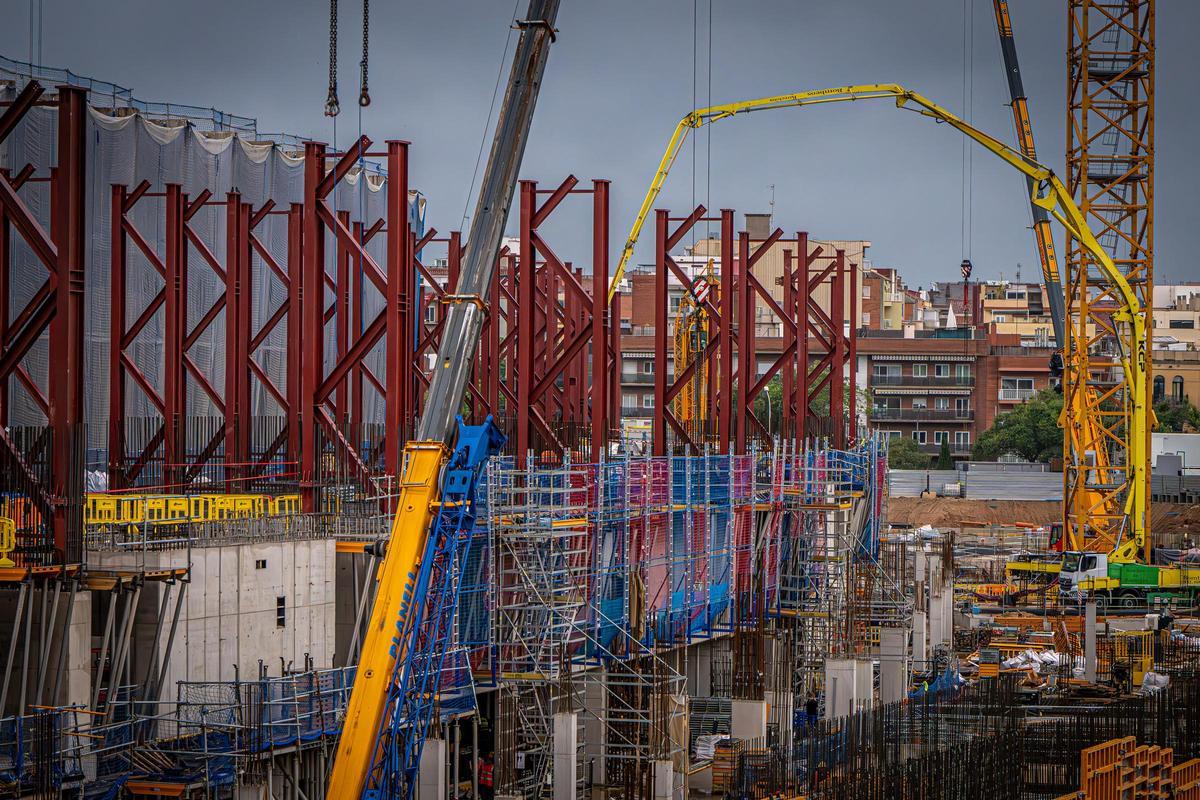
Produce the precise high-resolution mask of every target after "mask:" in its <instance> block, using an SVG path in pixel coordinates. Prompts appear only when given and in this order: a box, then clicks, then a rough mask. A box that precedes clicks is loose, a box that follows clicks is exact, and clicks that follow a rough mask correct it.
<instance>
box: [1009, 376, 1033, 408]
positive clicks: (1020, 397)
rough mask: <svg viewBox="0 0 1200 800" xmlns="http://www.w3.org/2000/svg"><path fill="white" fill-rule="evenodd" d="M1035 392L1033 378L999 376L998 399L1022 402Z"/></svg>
mask: <svg viewBox="0 0 1200 800" xmlns="http://www.w3.org/2000/svg"><path fill="white" fill-rule="evenodd" d="M1035 394H1036V392H1035V391H1034V388H1033V378H1001V379H1000V399H1001V400H1016V401H1020V402H1024V401H1025V400H1028V399H1029V398H1031V397H1033V396H1034V395H1035Z"/></svg>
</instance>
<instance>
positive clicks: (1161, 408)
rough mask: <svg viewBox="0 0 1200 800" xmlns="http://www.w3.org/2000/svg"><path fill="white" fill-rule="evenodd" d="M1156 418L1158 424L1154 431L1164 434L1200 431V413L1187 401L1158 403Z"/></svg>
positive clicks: (1155, 409) (1155, 408)
mask: <svg viewBox="0 0 1200 800" xmlns="http://www.w3.org/2000/svg"><path fill="white" fill-rule="evenodd" d="M1154 416H1155V417H1157V418H1158V424H1157V425H1156V426H1154V430H1156V431H1160V432H1163V433H1195V432H1196V431H1200V411H1197V410H1196V407H1195V406H1194V405H1192V404H1191V403H1190V402H1188V401H1187V400H1183V401H1171V400H1166V401H1163V402H1160V403H1156V404H1155V406H1154Z"/></svg>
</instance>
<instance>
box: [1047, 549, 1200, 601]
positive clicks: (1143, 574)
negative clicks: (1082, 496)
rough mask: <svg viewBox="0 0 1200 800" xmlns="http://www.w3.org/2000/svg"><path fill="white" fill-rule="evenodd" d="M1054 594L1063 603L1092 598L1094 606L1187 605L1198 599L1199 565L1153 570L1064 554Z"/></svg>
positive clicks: (1097, 557)
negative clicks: (1055, 593)
mask: <svg viewBox="0 0 1200 800" xmlns="http://www.w3.org/2000/svg"><path fill="white" fill-rule="evenodd" d="M1058 593H1059V597H1060V598H1062V599H1065V600H1069V599H1086V598H1088V597H1090V596H1093V595H1094V596H1095V598H1096V601H1097V602H1098V603H1101V604H1104V605H1115V606H1123V607H1126V608H1135V607H1137V606H1143V605H1146V604H1148V603H1153V602H1165V603H1169V604H1174V605H1180V604H1186V605H1190V604H1192V603H1195V602H1196V600H1197V598H1200V564H1176V565H1173V566H1169V567H1157V566H1148V565H1146V564H1127V563H1121V562H1114V561H1110V559H1109V557H1108V556H1107V555H1106V554H1104V553H1081V552H1068V553H1064V554H1063V562H1062V569H1061V570H1060V571H1059V573H1058Z"/></svg>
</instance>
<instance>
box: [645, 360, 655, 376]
mask: <svg viewBox="0 0 1200 800" xmlns="http://www.w3.org/2000/svg"><path fill="white" fill-rule="evenodd" d="M642 374H643V375H653V374H654V361H653V360H647V361H643V362H642Z"/></svg>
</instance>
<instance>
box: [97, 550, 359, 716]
mask: <svg viewBox="0 0 1200 800" xmlns="http://www.w3.org/2000/svg"><path fill="white" fill-rule="evenodd" d="M188 555H189V554H188V552H187V551H183V550H179V551H166V552H159V553H146V554H138V556H136V558H138V559H139V560H141V561H142V562H143V563H144V564H145V568H146V569H147V570H154V569H160V568H161V569H167V568H172V567H183V566H187V560H188ZM334 556H335V546H334V542H333V540H331V539H326V540H315V541H311V540H310V541H285V542H265V543H256V544H235V545H224V546H219V547H203V548H198V549H195V550H192V551H191V570H192V571H191V582H190V583H189V584H188V586H187V594H186V598H185V601H184V606H183V609H182V611H181V614H180V620H179V629H178V632H177V633H176V635H175V642H174V645H173V647H172V651H171V656H170V663H169V668H168V671H167V674H166V678H165V680H164V682H163V686H162V692H161V694H160V697H162V698H164V699H173V698H174V697H175V693H176V684H177V682H178V681H231V680H234V678H235V677H237V676H238V675H239V674H240V676H241V677H242V678H254V677H257V675H258V664H259V661H260V660H261V661H262V662H263V663H264V664H265V665H266V666H267V667H268V669H269V670H270V673H271V674H273V675H278V674H279V673H280V669H281V667H282V666H285V665H286V666H292V667H297V668H298V667H301V666H302V665H303V664H304V657H305V654H306V653H307V654H308V655H310V656H311V658H312V660H313V664H314V665H315V666H316V667H318V668H321V667H329V666H332V665H333V647H334V607H335V602H334V599H335V580H334ZM133 558H134V556H125V555H123V554H97V555H96V556H95V557H94V559H93V561H92V566H93V567H95V568H99V569H120V568H121V567H122V566H127V567H132V566H133ZM126 562H128V563H126ZM164 591H171V592H172V596H171V597H170V598H168V601H169V602H168V604H167V609H168V612H167V617H168V618H167V620H166V622H165V624H164V629H163V633H162V637H161V641H160V644H159V652H158V653H152V652H151V647H152V644H153V642H154V635H155V629H156V626H157V624H158V622H157V620H158V611H159V608H160V606H161V602H162V592H164ZM177 591H178V587H169V586H167V585H165V584H159V583H148V584H147V586H146V587H145V588H144V589H143V591H142V597H141V601H140V602H139V604H138V617H137V622H136V625H135V634H134V635H135V637H136V638H135V644H134V651H133V652H134V655H135V663H134V670H135V672H134V675H135V677H136V678H137V680H139V681H140V680H141V676H142V675H143V674H144V673H145V671H146V668H147V666H148V664H149V662H150V661H151V660H154V659H156V658H157V657H161V656H162V655H163V654H164V653H165V649H166V640H167V638H168V633H169V626H170V618H169V617H170V613H171V612H172V611H173V609H174V602H175V596H176V595H175V594H174V593H175V592H177ZM281 598H282V607H283V614H282V618H280V614H279V610H280V606H279V601H280V599H281ZM97 625H100V626H102V625H103V620H102V619H101V620H99V621H98V622H97ZM100 630H102V628H101V629H100ZM93 632H95V630H93Z"/></svg>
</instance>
